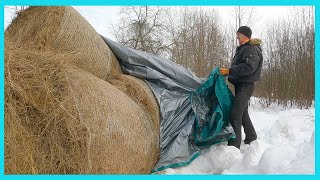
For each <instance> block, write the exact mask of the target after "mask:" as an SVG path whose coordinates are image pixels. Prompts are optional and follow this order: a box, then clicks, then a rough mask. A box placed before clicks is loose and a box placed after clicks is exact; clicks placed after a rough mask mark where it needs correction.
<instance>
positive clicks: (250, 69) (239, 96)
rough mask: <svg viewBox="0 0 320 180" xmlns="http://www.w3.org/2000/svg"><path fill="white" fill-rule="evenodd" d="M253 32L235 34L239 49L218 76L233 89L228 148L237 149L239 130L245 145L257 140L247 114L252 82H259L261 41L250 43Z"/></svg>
mask: <svg viewBox="0 0 320 180" xmlns="http://www.w3.org/2000/svg"><path fill="white" fill-rule="evenodd" d="M251 34H252V31H251V29H250V28H249V27H247V26H241V27H240V28H239V29H238V31H237V39H238V41H239V46H238V47H237V49H236V53H235V55H234V57H233V60H232V63H231V67H230V68H221V69H220V74H222V75H226V76H227V75H228V80H229V82H231V83H232V84H233V85H234V87H235V98H234V103H233V107H232V108H231V112H230V113H231V114H230V122H231V125H232V127H233V129H234V132H235V134H236V138H235V139H230V140H229V142H228V146H235V147H237V148H239V149H240V145H241V126H243V128H244V132H245V134H246V137H245V140H244V143H245V144H250V143H251V142H252V141H254V140H256V139H257V134H256V131H255V129H254V127H253V124H252V122H251V119H250V117H249V114H248V102H249V100H250V97H251V96H252V94H253V91H254V82H256V81H258V80H259V79H260V74H261V67H262V61H263V57H262V52H261V51H262V50H261V47H260V43H261V40H259V39H251Z"/></svg>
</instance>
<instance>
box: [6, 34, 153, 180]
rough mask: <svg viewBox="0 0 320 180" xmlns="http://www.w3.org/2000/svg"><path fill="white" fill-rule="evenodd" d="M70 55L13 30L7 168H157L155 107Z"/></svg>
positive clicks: (49, 170)
mask: <svg viewBox="0 0 320 180" xmlns="http://www.w3.org/2000/svg"><path fill="white" fill-rule="evenodd" d="M70 58H74V57H73V54H56V53H52V52H49V51H45V52H38V51H30V50H29V49H27V50H26V49H20V48H18V47H17V46H16V44H12V43H11V40H10V39H9V38H7V37H6V41H5V173H6V174H20V173H27V174H29V173H34V174H47V173H59V174H60V173H68V174H84V173H90V174H100V173H104V174H105V173H111V174H114V173H129V174H133V173H139V174H140V173H142V174H144V173H150V170H151V169H152V168H153V166H154V164H155V162H156V160H157V158H158V154H159V137H158V136H159V134H158V133H157V132H155V131H154V129H153V125H152V124H154V123H152V122H151V121H152V120H151V117H150V115H149V113H147V112H146V110H145V109H144V108H143V107H141V106H140V105H139V104H138V103H137V102H136V101H134V100H132V99H131V98H130V97H129V96H127V95H126V94H125V93H123V92H121V91H120V90H118V89H117V88H116V87H114V86H112V85H111V84H109V83H108V82H106V81H104V80H102V79H99V78H98V77H96V76H94V75H92V74H90V73H88V72H86V71H84V70H82V69H79V68H76V67H75V66H73V65H72V64H73V63H72V62H71V61H70Z"/></svg>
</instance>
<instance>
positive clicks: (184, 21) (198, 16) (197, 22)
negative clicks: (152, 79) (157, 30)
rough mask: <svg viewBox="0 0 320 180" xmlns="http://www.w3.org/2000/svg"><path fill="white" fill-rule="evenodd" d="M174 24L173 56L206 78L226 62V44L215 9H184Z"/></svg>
mask: <svg viewBox="0 0 320 180" xmlns="http://www.w3.org/2000/svg"><path fill="white" fill-rule="evenodd" d="M174 14H175V16H177V15H179V18H177V19H176V23H173V26H172V27H171V31H170V32H171V35H172V36H171V38H172V42H173V43H172V46H171V47H170V49H171V53H172V59H173V60H174V61H175V62H177V63H179V64H181V65H183V66H185V67H188V68H189V69H191V70H192V71H194V72H195V73H196V74H197V75H198V76H199V77H206V76H208V74H209V73H210V72H211V70H212V69H213V68H214V67H216V66H221V65H224V61H223V60H224V57H223V56H224V50H225V48H224V44H223V39H222V38H221V37H222V33H221V31H220V29H219V26H220V22H219V17H218V14H217V13H216V11H215V10H214V9H211V10H203V9H201V8H197V9H195V8H192V9H191V8H189V7H184V8H181V9H180V11H175V12H174Z"/></svg>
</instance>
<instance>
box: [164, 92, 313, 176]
mask: <svg viewBox="0 0 320 180" xmlns="http://www.w3.org/2000/svg"><path fill="white" fill-rule="evenodd" d="M249 114H250V117H251V119H252V121H253V124H254V126H255V128H256V131H257V134H258V139H257V140H256V141H254V142H252V143H251V144H250V145H244V144H242V145H241V148H240V150H239V149H237V148H235V147H230V146H227V143H220V144H217V145H213V146H211V147H210V148H208V149H205V150H204V151H202V153H201V155H200V156H199V157H198V158H197V159H195V160H194V161H193V162H192V163H191V164H190V165H189V166H185V167H180V168H176V169H166V170H164V171H163V172H160V173H161V174H314V173H315V158H314V157H315V150H314V149H315V148H314V135H315V134H314V108H310V109H298V108H289V109H286V108H283V107H279V106H278V105H276V104H272V105H271V106H270V107H267V108H264V107H263V106H262V105H261V104H259V99H258V98H251V105H250V107H249ZM243 138H244V133H243Z"/></svg>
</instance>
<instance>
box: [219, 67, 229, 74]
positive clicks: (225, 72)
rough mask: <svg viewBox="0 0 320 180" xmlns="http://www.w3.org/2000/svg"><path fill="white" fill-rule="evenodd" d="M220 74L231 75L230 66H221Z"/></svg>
mask: <svg viewBox="0 0 320 180" xmlns="http://www.w3.org/2000/svg"><path fill="white" fill-rule="evenodd" d="M220 74H222V75H225V76H227V75H229V69H228V68H220Z"/></svg>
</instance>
